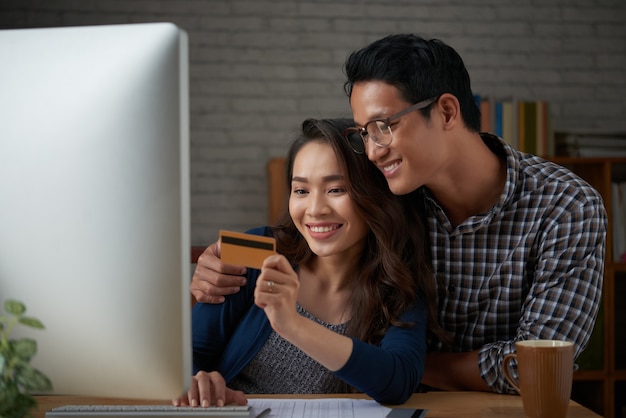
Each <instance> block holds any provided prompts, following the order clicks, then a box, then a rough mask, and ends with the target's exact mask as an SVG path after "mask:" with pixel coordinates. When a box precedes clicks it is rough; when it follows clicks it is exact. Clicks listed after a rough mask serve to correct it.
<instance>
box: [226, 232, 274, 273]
mask: <svg viewBox="0 0 626 418" xmlns="http://www.w3.org/2000/svg"><path fill="white" fill-rule="evenodd" d="M220 241H221V251H222V257H221V258H222V262H223V263H225V264H235V265H238V266H246V267H250V268H255V269H260V268H261V266H262V265H263V261H264V260H265V259H266V258H267V257H269V256H270V255H273V254H276V240H275V239H274V238H272V237H265V236H261V235H253V234H244V233H242V232H233V231H225V230H221V231H220Z"/></svg>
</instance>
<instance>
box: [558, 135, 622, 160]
mask: <svg viewBox="0 0 626 418" xmlns="http://www.w3.org/2000/svg"><path fill="white" fill-rule="evenodd" d="M555 140H556V152H557V155H567V156H571V157H624V156H626V133H576V132H559V133H557V134H556V135H555Z"/></svg>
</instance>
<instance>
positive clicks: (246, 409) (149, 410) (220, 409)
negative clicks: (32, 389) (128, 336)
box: [46, 405, 252, 418]
mask: <svg viewBox="0 0 626 418" xmlns="http://www.w3.org/2000/svg"><path fill="white" fill-rule="evenodd" d="M100 417H101V418H120V417H130V418H133V417H137V418H166V417H167V418H194V417H195V418H200V417H206V418H218V417H220V418H251V417H252V407H251V406H250V405H246V406H210V407H208V408H202V407H197V406H195V407H192V406H172V405H65V406H61V407H58V408H53V409H51V410H49V411H46V418H100Z"/></svg>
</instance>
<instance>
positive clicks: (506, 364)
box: [502, 353, 521, 394]
mask: <svg viewBox="0 0 626 418" xmlns="http://www.w3.org/2000/svg"><path fill="white" fill-rule="evenodd" d="M513 359H515V360H517V354H515V353H511V354H507V355H506V356H504V359H503V360H502V372H503V373H504V377H505V378H506V380H507V381H508V382H509V384H510V385H511V386H513V389H515V391H516V392H517V393H518V394H521V393H520V390H519V383H518V382H516V381H515V379H513V376H511V373H510V371H509V363H510V362H511V360H513Z"/></svg>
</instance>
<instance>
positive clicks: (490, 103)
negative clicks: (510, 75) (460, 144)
mask: <svg viewBox="0 0 626 418" xmlns="http://www.w3.org/2000/svg"><path fill="white" fill-rule="evenodd" d="M475 99H476V103H477V105H478V107H479V109H480V110H481V131H483V132H491V133H493V134H495V135H497V136H499V137H500V138H502V139H504V140H505V141H506V142H508V143H509V144H510V145H511V146H512V147H513V148H516V149H518V150H520V151H523V152H527V153H530V154H535V155H539V156H542V157H552V156H554V155H555V139H554V130H553V127H552V116H551V115H550V106H549V103H548V102H547V101H545V100H520V99H518V98H516V97H505V98H493V97H490V96H480V95H476V96H475Z"/></svg>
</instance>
